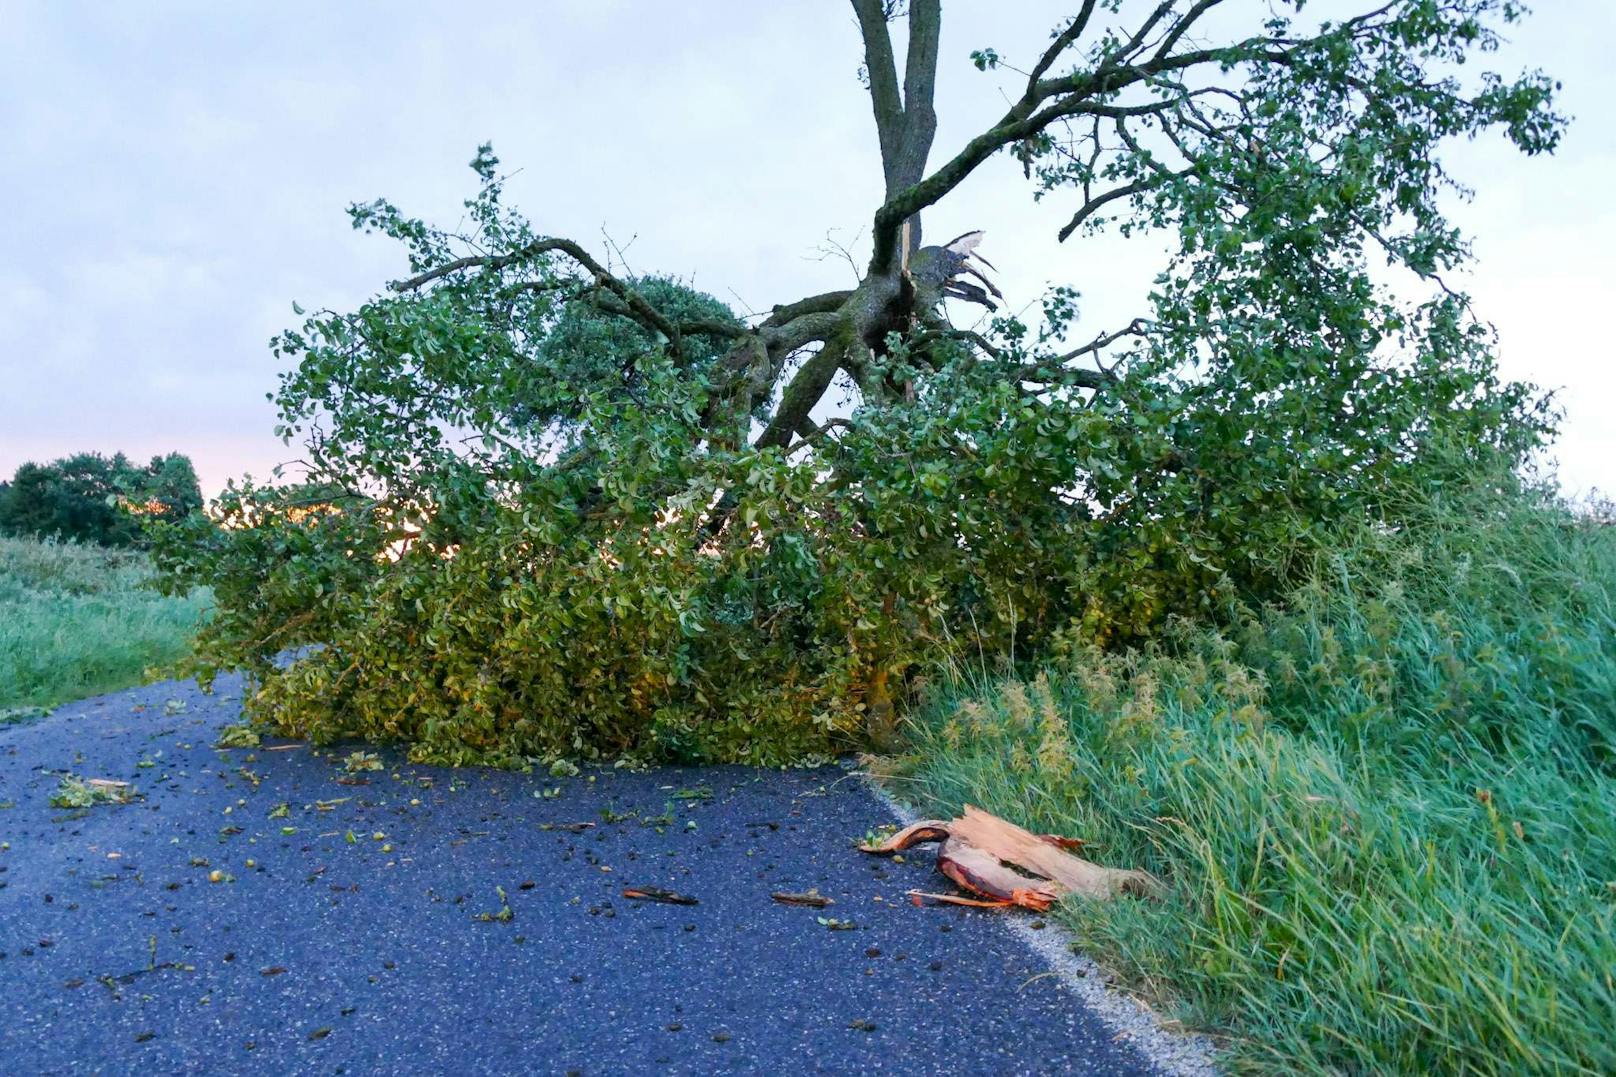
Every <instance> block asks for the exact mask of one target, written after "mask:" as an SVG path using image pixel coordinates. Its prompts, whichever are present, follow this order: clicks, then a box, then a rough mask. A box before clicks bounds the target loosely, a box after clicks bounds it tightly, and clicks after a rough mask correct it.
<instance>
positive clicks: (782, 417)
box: [754, 337, 848, 449]
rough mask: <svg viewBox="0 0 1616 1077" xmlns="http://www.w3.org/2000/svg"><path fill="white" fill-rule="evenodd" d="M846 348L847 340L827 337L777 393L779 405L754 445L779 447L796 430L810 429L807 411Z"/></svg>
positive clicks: (790, 437) (821, 391)
mask: <svg viewBox="0 0 1616 1077" xmlns="http://www.w3.org/2000/svg"><path fill="white" fill-rule="evenodd" d="M847 348H848V342H847V340H846V339H845V338H844V337H838V338H835V339H832V340H829V341H827V342H826V343H825V346H824V347H822V348H820V349H819V351H818V352H816V353H815V354H814V355H813V357H812V358H810V359H809V360H808V361H807V362H806V363H804V364H802V367H801V368H800V369H799V370H798V371H797V373H796V375H795V376H794V377H793V378H792V379H791V383H790V384H789V385H787V386H786V390H785V392H784V393H783V394H782V395H781V397H780V406H779V407H777V408H775V410H774V417H773V418H772V419H770V420H769V425H768V426H766V427H765V428H764V430H763V433H762V434H759V435H758V439H757V441H756V442H755V443H754V444H755V445H756V446H757V447H758V448H760V449H767V448H769V447H771V446H774V447H778V448H782V449H783V448H785V447H786V446H787V445H789V444H790V443H791V439H792V437H793V436H795V435H796V434H797V433H798V432H799V431H803V430H809V429H811V426H810V425H809V419H808V413H809V412H810V411H812V410H813V407H814V405H815V404H817V403H819V398H820V397H822V396H824V395H825V390H826V389H828V388H830V383H831V381H832V380H833V379H834V378H835V377H836V371H838V370H840V369H841V366H842V360H843V358H844V357H845V356H846V354H847Z"/></svg>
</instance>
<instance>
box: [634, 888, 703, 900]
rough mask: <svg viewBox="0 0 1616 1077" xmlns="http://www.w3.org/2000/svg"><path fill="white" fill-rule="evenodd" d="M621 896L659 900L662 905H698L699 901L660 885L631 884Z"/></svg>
mask: <svg viewBox="0 0 1616 1077" xmlns="http://www.w3.org/2000/svg"><path fill="white" fill-rule="evenodd" d="M623 896H624V897H626V898H629V899H630V900H633V901H660V902H662V904H664V905H700V904H701V902H700V901H698V900H697V899H695V898H693V897H691V896H690V895H688V894H676V893H674V892H673V891H672V890H664V889H662V888H661V887H660V886H631V887H629V888H628V889H627V890H624V891H623Z"/></svg>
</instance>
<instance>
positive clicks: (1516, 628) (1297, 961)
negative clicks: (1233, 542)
mask: <svg viewBox="0 0 1616 1077" xmlns="http://www.w3.org/2000/svg"><path fill="white" fill-rule="evenodd" d="M1511 486H1512V483H1511V480H1510V479H1509V478H1508V477H1507V476H1505V477H1503V478H1502V479H1500V480H1499V481H1496V482H1490V483H1486V484H1481V483H1477V482H1474V481H1471V482H1466V483H1460V484H1456V486H1454V487H1453V488H1450V489H1448V490H1443V491H1437V492H1435V493H1434V494H1433V492H1431V491H1427V490H1420V491H1411V492H1410V496H1409V498H1408V500H1407V501H1406V502H1404V503H1403V504H1401V506H1400V510H1401V511H1400V512H1399V513H1398V515H1399V516H1400V517H1402V519H1403V520H1404V523H1403V524H1402V525H1401V526H1399V527H1397V528H1395V529H1394V528H1387V527H1383V526H1359V527H1349V528H1345V529H1343V530H1341V531H1339V532H1337V533H1336V534H1335V535H1334V536H1332V538H1331V540H1330V542H1329V543H1328V544H1327V550H1326V552H1324V553H1322V554H1321V555H1320V556H1319V557H1317V558H1316V559H1315V561H1314V564H1313V565H1312V566H1311V568H1310V570H1309V571H1308V572H1307V573H1305V574H1304V576H1303V579H1302V582H1301V583H1300V584H1299V585H1298V587H1297V588H1296V589H1295V590H1294V591H1292V592H1290V593H1289V594H1287V595H1285V596H1284V598H1285V601H1284V602H1283V604H1280V605H1273V606H1269V607H1267V608H1259V609H1251V610H1248V611H1245V612H1244V613H1243V614H1242V616H1240V617H1239V618H1237V619H1236V620H1235V621H1234V623H1232V624H1229V625H1227V626H1225V627H1224V628H1223V629H1222V630H1219V631H1211V630H1208V629H1205V628H1196V627H1191V626H1184V627H1183V628H1182V629H1181V630H1180V631H1177V632H1175V633H1173V634H1171V636H1170V638H1168V639H1167V640H1164V641H1163V642H1162V644H1161V645H1160V646H1158V647H1156V648H1154V649H1152V650H1150V651H1148V652H1138V651H1136V652H1133V653H1131V654H1128V655H1103V654H1099V653H1096V652H1093V651H1085V652H1080V653H1074V654H1073V655H1071V656H1069V657H1068V658H1067V659H1066V660H1064V661H1061V662H1058V663H1054V664H1052V665H1051V666H1050V667H1049V668H1048V669H1047V670H1046V671H1045V672H1044V673H1043V675H1042V676H1039V677H1036V678H1033V679H1031V680H1030V681H1027V680H1020V679H1016V678H1009V679H998V678H996V677H990V676H983V675H967V676H961V677H959V678H957V679H945V680H940V681H939V683H938V690H937V691H936V692H935V693H934V694H933V698H932V699H931V701H930V702H929V703H928V704H927V705H926V706H924V707H923V708H921V709H920V710H919V711H918V713H917V715H916V721H915V724H914V727H913V728H914V733H915V735H914V739H913V742H912V744H911V746H910V751H909V752H908V754H906V755H905V756H904V757H903V758H902V759H901V760H899V761H897V762H896V764H895V766H896V768H897V770H898V771H899V772H900V773H901V774H902V775H903V776H904V778H905V779H906V780H904V781H902V782H901V783H898V784H897V788H898V789H899V790H901V791H902V793H903V794H904V795H906V796H909V797H914V798H915V799H917V800H919V801H921V802H923V803H925V805H926V807H927V808H928V810H929V811H930V812H931V813H933V814H937V815H941V816H945V817H946V816H947V815H948V814H949V813H951V812H953V811H955V810H957V809H958V807H959V805H960V804H961V803H963V802H970V803H974V804H978V805H982V806H984V807H986V808H988V809H989V810H994V811H1002V812H1006V813H1008V814H1011V815H1014V816H1015V817H1016V818H1017V819H1019V820H1021V821H1023V822H1025V823H1026V825H1028V826H1031V827H1033V828H1035V829H1047V830H1051V831H1055V832H1059V833H1075V834H1080V835H1082V836H1083V837H1085V838H1087V839H1089V840H1090V841H1091V842H1092V843H1093V847H1094V848H1095V849H1096V853H1095V855H1096V856H1097V858H1098V859H1100V860H1102V861H1103V862H1105V863H1107V864H1116V865H1120V866H1127V867H1147V868H1149V869H1151V870H1152V871H1155V872H1156V873H1158V874H1159V875H1161V876H1162V877H1163V878H1164V879H1166V880H1168V882H1169V884H1170V889H1171V893H1170V895H1169V897H1168V899H1167V900H1166V901H1165V902H1162V903H1150V904H1141V903H1136V902H1117V903H1112V904H1094V903H1086V904H1083V905H1081V906H1080V907H1074V908H1072V909H1070V910H1065V911H1064V912H1063V913H1061V915H1062V918H1063V920H1064V921H1065V923H1066V924H1067V925H1068V926H1069V927H1070V928H1071V930H1072V931H1073V932H1074V933H1075V934H1076V936H1077V937H1078V939H1079V940H1080V942H1081V944H1082V947H1083V949H1084V950H1085V951H1086V952H1088V953H1091V954H1094V955H1095V956H1097V957H1098V958H1100V959H1101V960H1102V961H1104V962H1106V963H1107V964H1108V965H1109V966H1110V967H1111V968H1112V969H1114V970H1115V971H1116V972H1117V973H1118V974H1119V976H1121V977H1122V978H1123V980H1125V981H1126V982H1127V983H1129V984H1130V986H1132V987H1133V988H1135V989H1137V990H1141V991H1143V992H1145V993H1146V994H1149V995H1152V996H1156V998H1157V1000H1158V1001H1159V1002H1160V1003H1161V1004H1162V1005H1163V1006H1165V1007H1167V1008H1169V1009H1170V1011H1172V1012H1173V1014H1174V1016H1176V1017H1179V1018H1181V1019H1183V1020H1185V1021H1187V1022H1189V1023H1191V1024H1193V1025H1195V1026H1196V1027H1199V1028H1203V1029H1208V1030H1212V1031H1215V1032H1217V1033H1219V1034H1220V1035H1221V1037H1225V1038H1226V1042H1227V1043H1228V1045H1229V1048H1230V1052H1229V1055H1228V1057H1227V1061H1228V1062H1229V1063H1230V1065H1231V1068H1232V1069H1235V1070H1238V1071H1261V1072H1273V1073H1287V1074H1289V1073H1450V1072H1465V1073H1608V1072H1611V1071H1612V1069H1613V1068H1616V1044H1613V1041H1612V1040H1611V1037H1610V1034H1609V1029H1610V1024H1611V1015H1612V1014H1613V1013H1616V990H1613V987H1612V983H1611V979H1610V969H1611V968H1612V967H1613V964H1616V903H1613V901H1612V892H1611V888H1612V880H1613V879H1616V717H1613V716H1616V526H1613V525H1612V519H1611V517H1610V515H1609V512H1608V507H1607V510H1606V513H1605V515H1604V516H1603V518H1599V517H1592V516H1589V515H1586V514H1584V515H1573V514H1572V513H1570V512H1567V511H1566V510H1565V509H1564V508H1562V507H1560V506H1559V505H1556V504H1554V503H1553V502H1552V501H1549V500H1546V499H1544V498H1542V497H1541V496H1539V495H1537V494H1534V493H1531V492H1518V491H1514V490H1512V489H1511Z"/></svg>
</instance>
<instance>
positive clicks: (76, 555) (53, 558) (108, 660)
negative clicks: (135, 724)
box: [0, 536, 211, 721]
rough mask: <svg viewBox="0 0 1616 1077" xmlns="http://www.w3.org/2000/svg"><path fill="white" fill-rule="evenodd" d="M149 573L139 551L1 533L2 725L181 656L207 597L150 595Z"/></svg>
mask: <svg viewBox="0 0 1616 1077" xmlns="http://www.w3.org/2000/svg"><path fill="white" fill-rule="evenodd" d="M151 576H152V566H151V560H150V558H149V557H148V556H147V555H146V554H144V553H141V552H139V551H134V550H127V549H112V548H107V547H101V546H81V545H78V544H75V543H70V542H57V541H53V540H43V541H42V540H37V539H31V538H16V537H4V536H0V721H5V720H7V719H8V718H17V717H22V716H26V715H28V714H30V713H33V712H34V711H35V710H37V709H39V708H45V707H52V706H56V705H57V704H60V703H66V702H69V701H71V700H75V699H82V698H84V697H86V696H93V695H97V694H99V693H102V692H111V691H114V690H116V689H119V688H126V687H128V686H130V685H132V684H137V683H139V682H140V680H141V678H142V676H143V674H144V672H145V670H146V669H148V668H149V667H153V666H162V665H166V664H169V663H173V662H176V661H178V660H179V659H180V658H182V657H183V656H184V655H185V654H186V653H187V652H188V651H189V649H190V638H191V636H192V635H193V633H194V632H195V631H196V629H197V627H198V625H199V624H201V623H202V621H203V619H204V617H205V616H206V611H207V609H208V607H209V605H210V603H211V597H210V595H209V593H208V592H207V590H206V589H198V590H193V591H190V592H188V593H186V594H183V595H173V596H166V595H161V594H158V593H157V592H156V591H155V590H152V589H151V588H150V587H149V586H148V583H149V581H150V579H151Z"/></svg>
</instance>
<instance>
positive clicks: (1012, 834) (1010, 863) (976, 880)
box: [861, 804, 1165, 912]
mask: <svg viewBox="0 0 1616 1077" xmlns="http://www.w3.org/2000/svg"><path fill="white" fill-rule="evenodd" d="M928 841H940V842H942V843H943V847H942V849H941V850H940V851H939V852H938V854H937V868H938V870H939V871H941V872H942V873H943V874H944V875H946V876H948V877H949V878H950V879H952V880H953V881H954V882H956V883H958V884H959V885H960V886H961V887H962V888H964V889H966V890H970V891H973V892H974V893H977V894H981V895H983V896H984V897H987V898H990V899H992V900H993V901H994V902H996V903H998V904H1001V905H1020V906H1022V907H1023V908H1028V909H1036V910H1038V911H1040V912H1042V911H1043V910H1045V909H1047V908H1049V906H1050V905H1051V904H1053V903H1054V902H1055V901H1058V900H1059V899H1060V898H1063V897H1065V896H1067V895H1068V894H1076V895H1078V896H1080V897H1086V898H1093V899H1097V900H1108V899H1110V898H1114V897H1117V896H1119V895H1122V894H1131V895H1134V896H1136V897H1160V896H1161V895H1162V893H1163V891H1164V890H1165V887H1163V885H1162V883H1161V880H1159V879H1157V878H1156V877H1155V876H1154V875H1152V874H1150V872H1148V871H1138V870H1134V869H1129V868H1107V867H1102V866H1100V865H1099V864H1095V863H1092V862H1090V861H1088V860H1084V859H1083V858H1082V857H1080V856H1074V855H1073V854H1072V853H1071V852H1070V850H1072V849H1076V848H1081V847H1082V845H1083V843H1082V842H1081V841H1079V840H1077V839H1075V838H1064V837H1061V836H1059V835H1056V834H1034V833H1032V832H1031V831H1029V830H1024V829H1022V828H1021V827H1019V826H1016V825H1015V824H1014V823H1011V822H1008V821H1006V820H1004V819H1001V818H999V817H998V816H997V815H991V814H989V813H988V812H985V811H983V810H982V809H980V808H975V807H972V806H971V805H969V804H967V805H966V806H965V814H964V815H962V816H961V817H960V818H958V819H954V820H951V821H949V822H944V821H942V820H940V819H928V820H926V821H925V822H921V823H915V824H914V825H913V826H909V827H905V828H904V829H903V830H900V831H899V832H898V833H896V834H894V835H892V837H890V838H888V839H887V840H886V841H883V842H880V843H878V844H875V845H865V846H861V848H862V849H863V850H864V851H865V852H867V853H875V854H878V855H890V854H892V853H895V852H899V851H900V850H903V849H907V848H909V847H910V846H911V845H917V844H919V843H921V842H928ZM929 896H931V897H934V898H940V899H941V900H956V899H953V898H947V897H943V896H942V895H935V894H934V895H929ZM967 904H969V902H967Z"/></svg>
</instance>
